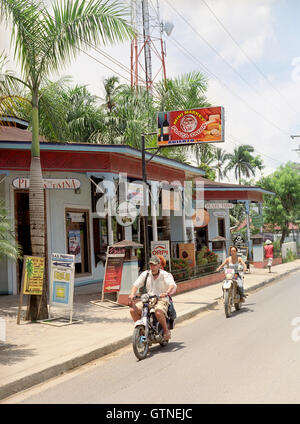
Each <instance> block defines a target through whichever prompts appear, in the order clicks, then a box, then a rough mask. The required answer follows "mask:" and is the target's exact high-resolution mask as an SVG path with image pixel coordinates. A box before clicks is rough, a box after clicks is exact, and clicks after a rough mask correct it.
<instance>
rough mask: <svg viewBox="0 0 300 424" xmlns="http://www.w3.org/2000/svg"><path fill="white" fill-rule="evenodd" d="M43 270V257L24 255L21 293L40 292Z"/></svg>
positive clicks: (41, 289)
mask: <svg viewBox="0 0 300 424" xmlns="http://www.w3.org/2000/svg"><path fill="white" fill-rule="evenodd" d="M44 270H45V258H40V257H38V256H24V262H23V287H24V289H23V294H30V295H31V294H36V295H41V294H42V292H43V279H44Z"/></svg>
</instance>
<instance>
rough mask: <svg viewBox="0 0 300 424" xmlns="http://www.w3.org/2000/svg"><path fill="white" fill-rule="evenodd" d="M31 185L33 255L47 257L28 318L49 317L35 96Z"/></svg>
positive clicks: (34, 98)
mask: <svg viewBox="0 0 300 424" xmlns="http://www.w3.org/2000/svg"><path fill="white" fill-rule="evenodd" d="M29 178H30V186H29V215H30V237H31V246H32V255H33V256H41V257H44V258H45V272H44V281H43V294H42V296H38V295H31V296H30V300H29V309H28V315H27V319H29V320H31V321H36V320H37V319H45V318H48V309H47V294H48V287H47V286H48V284H47V263H46V261H47V258H46V257H45V212H44V211H45V204H44V187H43V177H42V168H41V162H40V146H39V123H38V100H37V96H33V110H32V149H31V164H30V176H29Z"/></svg>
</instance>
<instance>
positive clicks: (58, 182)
mask: <svg viewBox="0 0 300 424" xmlns="http://www.w3.org/2000/svg"><path fill="white" fill-rule="evenodd" d="M12 184H13V186H14V187H15V188H18V189H27V188H29V186H30V180H29V178H21V177H18V178H15V179H14V180H13V182H12ZM43 184H44V188H47V189H57V190H70V189H71V190H75V189H77V188H80V181H79V180H77V179H76V178H44V179H43Z"/></svg>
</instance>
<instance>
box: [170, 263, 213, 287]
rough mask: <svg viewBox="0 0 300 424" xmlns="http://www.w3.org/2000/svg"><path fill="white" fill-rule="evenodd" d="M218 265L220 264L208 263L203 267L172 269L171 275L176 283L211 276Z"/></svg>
mask: <svg viewBox="0 0 300 424" xmlns="http://www.w3.org/2000/svg"><path fill="white" fill-rule="evenodd" d="M219 264H220V262H219V263H217V262H210V263H208V264H205V265H197V266H195V267H193V268H192V267H189V266H186V267H184V268H180V269H172V275H173V277H174V280H175V281H176V282H179V281H184V280H190V279H192V278H197V277H203V276H204V275H209V274H213V273H214V272H215V271H216V268H217V267H218V265H219Z"/></svg>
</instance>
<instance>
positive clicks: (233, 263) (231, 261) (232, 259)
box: [216, 246, 247, 303]
mask: <svg viewBox="0 0 300 424" xmlns="http://www.w3.org/2000/svg"><path fill="white" fill-rule="evenodd" d="M230 255H231V256H229V257H228V258H226V259H225V261H224V262H223V263H222V264H221V265H220V266H219V267H218V268H217V269H216V271H220V269H221V268H223V267H224V266H225V265H227V267H228V268H232V269H234V272H235V273H236V274H237V284H238V288H239V292H240V296H241V302H242V303H244V302H245V293H244V285H243V278H242V277H241V276H240V274H239V269H238V268H239V265H240V264H241V265H242V266H243V269H244V271H246V270H247V265H246V264H245V262H244V261H243V259H242V258H241V257H239V256H237V250H236V247H234V246H232V247H231V248H230Z"/></svg>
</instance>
